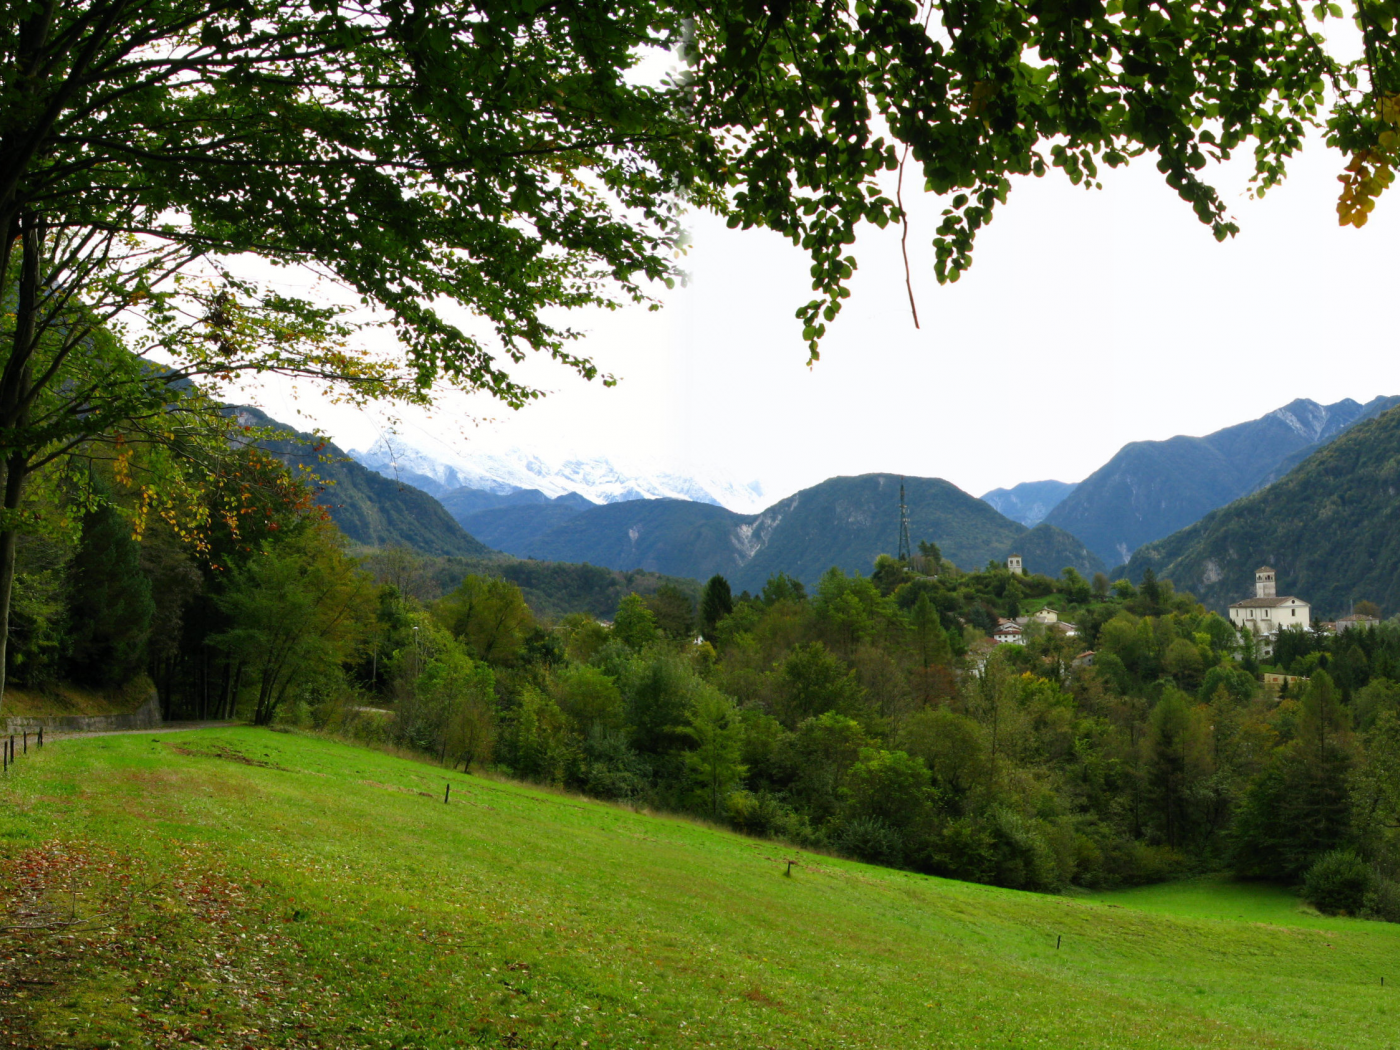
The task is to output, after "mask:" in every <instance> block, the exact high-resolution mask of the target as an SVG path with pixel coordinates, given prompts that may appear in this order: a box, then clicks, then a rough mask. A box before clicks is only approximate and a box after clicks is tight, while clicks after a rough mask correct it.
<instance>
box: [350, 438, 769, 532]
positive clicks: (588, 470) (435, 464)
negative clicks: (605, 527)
mask: <svg viewBox="0 0 1400 1050" xmlns="http://www.w3.org/2000/svg"><path fill="white" fill-rule="evenodd" d="M350 455H351V456H353V457H354V458H355V459H356V460H358V461H359V462H360V463H362V464H364V465H365V466H366V467H369V468H370V469H371V470H375V471H378V472H379V473H380V474H383V475H385V476H386V477H390V478H396V479H398V480H400V481H403V482H405V483H407V484H410V485H414V486H416V487H418V488H421V489H424V490H426V491H427V492H430V493H432V494H433V495H435V496H441V495H444V494H445V493H447V492H450V491H452V490H453V489H458V488H472V489H481V490H484V491H487V492H494V493H498V494H501V495H504V494H506V493H510V492H514V491H517V490H520V489H538V490H539V491H540V492H542V493H544V494H545V495H546V496H549V497H551V498H554V497H556V496H562V495H564V494H566V493H570V492H574V493H577V494H578V495H580V496H583V497H584V498H585V499H589V500H592V501H593V502H594V503H618V502H621V501H623V500H632V499H660V498H671V499H686V500H694V501H696V502H699V503H713V504H716V505H718V506H721V507H728V508H729V509H730V510H734V511H738V512H740V513H751V512H753V511H757V510H761V509H763V507H764V505H765V502H766V501H765V500H764V493H763V487H762V486H761V485H760V484H759V483H758V482H757V481H754V482H750V483H749V484H747V485H740V484H736V483H734V482H732V481H728V480H726V479H721V478H714V477H700V476H697V475H690V474H678V473H674V472H670V471H664V470H651V471H648V470H642V471H636V470H625V469H623V468H620V467H618V466H617V465H616V464H614V463H613V462H612V461H611V460H609V459H605V458H601V457H599V458H593V459H567V460H563V461H558V462H550V461H548V460H546V459H544V458H543V457H542V456H540V455H538V454H536V453H533V452H528V451H526V450H523V449H519V448H510V449H506V450H503V451H499V452H485V451H483V452H478V453H474V454H471V455H462V454H460V453H458V452H456V451H455V450H453V449H448V448H446V447H444V448H439V449H433V450H425V449H423V448H421V447H418V445H417V444H410V443H409V442H407V441H406V440H405V439H404V438H403V437H402V435H399V434H396V433H393V432H392V431H391V432H389V433H388V434H386V435H384V436H383V437H381V438H380V439H379V440H378V441H376V442H375V443H374V444H373V445H371V446H370V447H369V448H368V449H365V450H363V451H360V450H352V451H351V452H350Z"/></svg>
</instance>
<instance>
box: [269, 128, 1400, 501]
mask: <svg viewBox="0 0 1400 1050" xmlns="http://www.w3.org/2000/svg"><path fill="white" fill-rule="evenodd" d="M1344 165H1345V160H1344V159H1343V158H1342V157H1341V156H1340V155H1339V154H1337V153H1335V152H1331V151H1328V150H1327V149H1325V148H1324V147H1322V146H1321V145H1320V144H1318V145H1314V146H1313V148H1311V149H1310V150H1309V151H1308V152H1307V153H1305V154H1304V156H1303V157H1302V158H1300V159H1298V160H1296V161H1295V164H1294V167H1293V173H1292V175H1291V177H1290V179H1289V181H1288V183H1287V184H1286V185H1285V186H1284V187H1282V188H1281V189H1278V190H1274V191H1272V192H1271V193H1270V194H1269V195H1268V197H1267V198H1266V199H1265V200H1262V201H1251V200H1249V199H1247V197H1246V196H1245V194H1244V183H1243V179H1242V178H1241V177H1240V174H1239V172H1238V171H1228V172H1227V171H1223V170H1219V169H1217V170H1215V171H1214V172H1213V174H1214V176H1215V182H1216V185H1217V186H1219V187H1220V188H1221V189H1222V192H1223V193H1224V194H1225V197H1226V200H1227V203H1228V204H1229V205H1230V207H1231V209H1232V212H1233V214H1234V216H1235V218H1236V219H1237V221H1238V222H1239V224H1240V226H1241V233H1240V235H1239V236H1238V237H1236V238H1235V239H1234V240H1233V241H1231V242H1228V243H1225V244H1218V243H1216V241H1215V240H1214V238H1213V237H1212V236H1211V234H1210V231H1209V229H1208V228H1207V227H1204V226H1202V225H1201V224H1200V223H1198V222H1197V221H1196V219H1195V217H1194V215H1193V214H1192V213H1191V210H1190V208H1189V207H1188V206H1187V205H1186V204H1185V203H1183V202H1182V201H1180V200H1179V199H1178V198H1177V197H1176V196H1175V194H1174V193H1173V192H1172V191H1171V190H1169V189H1168V188H1167V187H1166V186H1165V185H1164V184H1163V183H1162V181H1161V176H1160V175H1158V173H1157V172H1156V170H1155V167H1154V165H1153V161H1152V158H1150V157H1149V158H1141V159H1139V160H1138V161H1137V162H1135V163H1134V164H1133V165H1132V166H1131V168H1130V169H1128V170H1126V171H1121V170H1120V171H1118V172H1107V173H1105V175H1104V183H1105V189H1104V190H1102V191H1094V192H1086V191H1085V190H1083V189H1076V188H1074V187H1072V186H1070V185H1069V183H1068V181H1067V180H1066V179H1064V178H1063V177H1061V176H1057V175H1056V174H1054V173H1052V174H1050V175H1047V176H1046V177H1045V178H1044V179H1040V180H1037V179H1032V178H1027V179H1023V180H1019V181H1018V182H1017V183H1016V184H1015V186H1014V188H1013V190H1012V193H1011V196H1010V199H1009V201H1008V203H1007V205H1006V206H1004V207H1003V208H1002V209H1000V211H999V213H998V216H997V218H996V220H995V222H994V223H993V224H992V226H991V227H989V228H987V229H985V230H984V231H983V232H982V234H981V235H980V237H979V240H978V247H977V254H976V261H975V263H974V265H973V267H972V270H971V271H970V272H969V273H968V274H966V275H965V276H964V277H963V279H962V280H961V281H960V282H959V283H958V284H956V285H952V286H947V287H940V286H939V285H938V284H937V282H936V281H935V280H934V277H933V274H932V265H931V257H932V252H931V249H930V248H929V244H928V242H929V240H930V238H931V236H932V233H933V229H934V227H935V226H936V224H937V221H938V213H939V209H940V207H941V204H940V202H939V200H938V199H937V198H933V197H928V196H924V197H922V198H919V197H915V198H914V200H913V201H912V202H911V204H912V206H913V211H914V217H913V220H912V229H911V232H910V238H909V241H910V248H911V260H912V262H913V267H914V286H915V291H916V294H917V297H918V304H919V315H920V319H921V320H922V322H923V328H922V329H921V330H917V331H916V330H915V329H914V326H913V323H912V321H911V318H910V313H909V305H908V301H907V298H906V294H905V290H904V274H903V268H902V264H901V261H900V254H899V235H898V231H897V230H894V229H891V230H888V231H883V232H881V231H876V230H873V229H871V230H866V231H864V232H863V233H862V234H861V236H860V240H859V241H858V242H857V244H856V246H855V254H856V256H857V258H858V259H859V261H860V271H859V273H858V275H857V279H856V281H855V284H854V294H853V296H852V298H851V299H850V300H848V302H847V306H846V309H845V311H844V312H843V314H842V315H841V316H840V317H839V318H838V319H837V321H836V322H835V323H834V324H833V325H831V326H829V331H828V335H827V338H826V340H825V342H824V344H823V347H822V359H821V361H820V362H818V363H817V364H816V365H815V366H814V367H813V368H811V369H810V370H809V369H808V368H807V366H806V356H807V355H806V349H805V347H804V345H803V343H802V340H801V330H800V325H799V323H798V322H797V321H796V320H795V319H794V317H793V311H794V310H795V309H796V308H797V307H798V306H799V305H800V304H802V303H804V302H806V301H807V300H808V299H809V298H810V297H811V293H810V289H809V284H810V281H809V278H808V276H807V267H808V265H809V264H808V262H807V259H806V256H805V255H803V254H802V253H801V252H800V251H798V250H796V249H794V248H792V247H791V246H789V245H788V244H787V243H786V242H784V241H782V240H781V239H779V238H777V237H776V236H774V235H772V234H770V233H767V232H763V231H730V230H727V229H725V228H724V227H723V225H722V224H721V223H719V222H717V221H715V220H713V219H711V218H709V217H707V216H695V217H694V218H693V221H692V228H693V233H694V241H695V244H694V249H693V251H692V253H691V255H690V256H689V258H688V260H687V263H686V266H687V269H688V270H689V271H690V272H691V273H692V275H693V280H692V282H691V285H690V286H689V287H688V288H685V289H678V290H676V291H675V292H672V293H669V294H667V295H666V302H667V305H666V308H665V309H664V310H663V311H661V312H659V313H647V312H646V311H644V310H641V309H638V310H628V311H622V312H619V313H617V314H612V315H602V314H600V315H576V316H575V317H574V318H573V322H574V324H575V325H576V326H577V327H582V328H585V329H587V330H588V331H589V336H588V339H587V341H586V343H585V344H584V345H583V347H582V349H583V351H584V352H585V353H587V354H590V355H592V356H593V357H594V358H596V360H597V361H598V363H599V364H600V366H602V367H603V368H604V369H605V370H608V371H611V372H615V373H616V374H618V375H619V377H620V378H621V380H622V382H621V383H620V384H619V385H618V386H617V387H616V388H614V389H611V390H609V389H606V388H604V387H602V386H601V384H596V383H595V384H588V383H585V382H583V381H582V380H579V379H577V378H575V377H573V376H572V375H571V374H569V373H566V372H564V371H563V370H561V369H556V368H552V367H548V366H544V367H541V366H539V365H532V366H531V367H530V368H529V369H528V370H527V372H526V373H525V374H526V375H527V376H528V377H529V378H530V379H532V380H533V381H534V382H536V383H538V384H540V385H542V386H544V387H546V388H548V389H551V390H553V391H554V393H553V394H552V395H551V396H550V397H548V398H546V399H545V400H544V401H542V402H537V403H535V404H533V405H531V406H529V407H527V408H525V409H523V410H521V411H520V412H510V411H509V410H506V409H502V408H500V407H498V406H493V405H492V404H490V403H489V402H486V401H479V402H472V403H471V404H468V403H467V402H466V399H462V398H449V399H447V400H446V401H445V402H444V405H443V408H442V409H441V410H440V411H438V412H437V413H435V414H434V416H433V417H431V418H426V417H423V418H419V417H411V418H409V419H406V420H405V425H404V426H403V427H402V428H401V429H403V431H404V432H405V434H406V436H407V437H408V438H409V439H410V440H413V439H414V436H415V434H418V435H419V436H420V437H421V436H423V435H427V434H431V435H434V436H435V437H436V438H437V439H439V440H442V441H444V442H447V443H448V444H450V445H452V446H454V447H455V448H456V449H457V450H458V451H459V452H460V453H463V454H465V455H468V456H469V455H470V454H471V452H472V451H473V449H478V448H479V449H483V450H487V449H494V448H497V447H500V446H501V445H517V446H520V447H522V448H525V449H528V450H531V451H535V452H538V453H540V454H542V455H544V456H545V457H546V458H549V459H562V458H565V457H568V456H594V455H602V456H607V457H609V458H611V459H612V460H613V461H614V462H616V463H618V464H619V465H621V466H629V465H632V466H635V467H636V468H637V469H657V468H660V469H668V470H672V471H676V472H680V473H697V474H706V475H711V476H721V477H728V478H731V479H732V480H734V481H737V482H748V481H751V480H755V479H757V480H759V481H760V482H761V483H762V485H763V487H764V490H765V492H766V493H767V494H768V495H769V496H770V497H771V498H772V499H773V500H776V499H778V498H781V497H782V496H785V495H787V494H789V493H791V492H793V491H795V490H797V489H799V488H802V487H805V486H807V485H811V484H814V483H816V482H818V481H821V480H822V479H824V478H827V477H831V476H833V475H837V474H860V473H866V472H871V471H889V472H897V473H903V474H908V475H921V476H932V477H942V478H946V479H948V480H949V481H951V482H953V483H954V484H956V485H958V486H960V487H961V488H963V489H965V490H966V491H968V492H970V493H972V494H973V495H980V494H982V493H983V492H985V491H987V490H988V489H991V488H994V487H998V486H1009V485H1014V484H1016V483H1017V482H1021V481H1036V480H1040V479H1043V478H1059V479H1061V480H1064V481H1078V480H1080V479H1082V478H1083V477H1085V476H1086V475H1088V474H1089V473H1091V472H1092V471H1093V470H1095V469H1096V468H1097V467H1099V466H1101V465H1102V464H1103V463H1104V462H1105V461H1107V460H1108V459H1109V457H1111V456H1112V455H1113V454H1114V452H1116V451H1117V450H1118V449H1119V448H1120V447H1121V446H1122V445H1123V444H1124V443H1126V442H1129V441H1135V440H1144V439H1161V438H1167V437H1170V436H1172V435H1174V434H1205V433H1208V432H1210V431H1212V430H1216V429H1218V428H1220V427H1223V426H1228V425H1230V424H1233V423H1238V422H1242V421H1244V420H1246V419H1252V418H1254V417H1257V416H1259V415H1262V414H1263V413H1265V412H1267V411H1269V410H1271V409H1274V408H1277V407H1279V406H1280V405H1283V404H1285V403H1287V402H1289V401H1291V400H1293V399H1294V398H1297V397H1308V398H1312V399H1313V400H1315V401H1318V402H1322V403H1330V402H1333V401H1337V400H1340V399H1342V398H1345V397H1351V398H1355V399H1356V400H1358V401H1362V402H1364V401H1367V400H1369V399H1370V398H1372V397H1375V396H1376V395H1378V394H1395V393H1400V374H1397V368H1396V366H1395V363H1394V362H1395V356H1396V355H1395V352H1394V344H1395V338H1396V337H1395V328H1396V310H1395V304H1396V302H1397V300H1400V295H1397V292H1396V290H1395V289H1396V283H1397V277H1400V267H1397V265H1396V263H1395V259H1396V252H1395V247H1396V243H1397V232H1400V188H1395V189H1392V190H1391V192H1390V193H1389V194H1387V195H1385V196H1383V197H1382V198H1381V200H1380V202H1379V205H1378V207H1377V209H1376V211H1375V212H1374V213H1373V215H1372V219H1371V222H1370V223H1369V225H1368V226H1366V227H1365V229H1363V230H1355V229H1352V228H1346V229H1342V228H1340V227H1339V226H1338V225H1337V220H1336V212H1335V210H1334V209H1335V204H1336V197H1337V190H1338V188H1339V184H1338V182H1337V181H1336V178H1337V176H1338V175H1339V174H1340V173H1341V171H1342V169H1343V167H1344ZM907 199H908V195H906V200H907ZM1387 288H1390V289H1391V291H1387V290H1386V289H1387ZM258 400H259V402H260V403H261V404H262V405H263V407H265V408H266V409H267V410H268V411H270V412H271V413H272V414H273V415H275V416H278V417H279V418H282V419H283V420H284V421H286V422H289V423H298V424H299V425H302V426H306V425H308V421H314V422H316V423H318V424H319V425H320V426H322V427H323V428H324V429H325V430H326V431H327V432H328V433H330V435H331V436H332V437H333V438H335V439H336V440H337V441H338V442H339V443H341V444H342V445H343V446H344V447H346V448H353V447H364V446H365V445H367V444H369V443H370V442H371V441H373V440H374V437H375V435H376V434H377V433H378V431H379V430H380V428H382V426H383V425H384V424H383V419H382V417H381V416H378V415H377V414H375V413H350V412H348V411H346V410H339V409H335V408H332V407H330V406H326V405H324V404H323V403H322V402H319V401H318V400H316V399H314V398H305V397H303V398H301V399H298V400H297V401H296V403H295V408H296V409H299V410H300V411H301V415H300V416H297V415H296V413H295V411H294V407H293V404H292V403H291V402H290V401H289V400H288V398H287V396H286V394H285V392H283V391H281V390H274V389H267V390H265V391H263V393H262V396H261V397H259V398H258ZM471 412H475V413H476V414H477V415H481V416H486V415H490V416H496V417H502V418H501V421H500V422H499V423H497V424H489V425H483V426H479V427H473V426H470V425H464V423H463V420H465V419H467V418H468V417H469V415H470V413H471Z"/></svg>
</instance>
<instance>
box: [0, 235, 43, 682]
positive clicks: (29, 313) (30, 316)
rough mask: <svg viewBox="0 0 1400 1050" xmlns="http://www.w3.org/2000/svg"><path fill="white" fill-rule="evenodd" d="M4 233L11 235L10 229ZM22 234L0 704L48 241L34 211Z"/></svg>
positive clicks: (0, 578)
mask: <svg viewBox="0 0 1400 1050" xmlns="http://www.w3.org/2000/svg"><path fill="white" fill-rule="evenodd" d="M4 234H5V235H6V236H9V235H10V231H4ZM19 237H20V242H21V251H22V256H21V259H20V272H19V295H18V301H17V302H16V304H15V338H14V343H13V345H12V346H11V348H10V360H9V361H7V362H6V364H5V370H4V374H3V376H0V431H3V432H8V433H9V434H10V435H11V438H10V442H11V443H10V444H9V447H7V448H5V449H4V450H3V454H4V462H5V493H4V518H3V520H0V705H3V702H4V697H5V669H6V666H7V664H8V661H9V641H10V599H11V597H12V595H13V593H14V582H15V559H16V555H17V553H18V549H19V531H18V528H19V522H18V518H19V506H20V500H21V499H23V497H24V483H25V481H26V480H28V477H29V453H28V450H27V449H25V448H23V447H22V446H21V445H19V444H17V443H16V442H17V441H18V439H19V434H20V433H21V431H22V430H23V428H24V426H25V424H26V423H27V422H28V420H29V395H30V386H31V384H32V382H33V366H32V359H33V356H34V341H35V334H36V323H35V322H36V318H37V315H38V311H39V277H40V259H39V252H40V250H41V248H42V246H43V229H42V224H41V222H40V220H38V219H37V218H36V217H35V216H33V215H21V216H20V221H19ZM7 254H8V252H7Z"/></svg>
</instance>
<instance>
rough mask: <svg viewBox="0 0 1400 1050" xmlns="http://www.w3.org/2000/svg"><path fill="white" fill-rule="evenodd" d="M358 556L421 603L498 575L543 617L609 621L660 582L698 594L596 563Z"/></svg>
mask: <svg viewBox="0 0 1400 1050" xmlns="http://www.w3.org/2000/svg"><path fill="white" fill-rule="evenodd" d="M364 558H365V565H366V568H368V569H369V571H370V572H371V573H373V574H374V576H375V577H376V579H378V580H380V581H382V582H386V583H390V584H392V585H394V586H396V587H398V586H400V584H403V585H404V586H403V587H402V588H401V589H405V590H406V591H407V592H408V593H411V594H412V595H413V597H415V598H418V599H420V600H424V601H431V600H434V599H436V598H439V597H441V596H442V595H444V594H446V593H447V592H448V591H450V590H452V589H453V588H454V587H456V586H457V585H458V584H459V583H461V581H462V580H463V578H465V577H466V576H469V575H472V574H475V575H478V576H495V577H500V578H501V579H505V580H509V581H510V582H511V583H513V584H515V586H517V587H519V588H520V591H521V593H522V594H523V595H524V596H525V601H526V603H527V604H528V605H529V606H530V609H531V610H532V611H533V612H534V614H535V615H536V616H539V617H542V618H547V619H558V618H562V617H564V616H567V615H569V614H570V613H586V614H588V615H589V616H593V617H596V618H598V619H604V620H611V619H612V618H613V616H614V615H615V614H616V612H617V607H618V604H619V603H620V602H621V601H622V599H623V598H624V597H626V596H627V595H628V594H640V595H642V596H643V597H645V596H647V595H651V594H654V593H656V591H657V590H659V589H660V588H661V587H663V586H665V585H666V584H670V585H671V586H673V587H675V588H677V589H678V590H680V591H681V592H682V593H685V594H688V595H691V596H692V597H696V596H698V595H699V591H700V587H699V584H697V583H696V582H695V581H694V580H682V579H676V578H674V577H667V576H659V575H657V574H656V573H653V572H644V571H642V570H633V571H631V572H619V571H617V570H614V569H604V568H600V567H599V566H597V565H571V564H568V563H565V562H551V561H530V560H528V559H522V560H517V559H514V558H509V557H506V556H504V555H501V556H497V557H492V558H445V557H430V556H423V555H420V554H418V553H417V552H415V551H411V550H406V549H403V548H400V549H397V550H395V549H387V550H385V549H381V550H377V551H367V552H365V553H364Z"/></svg>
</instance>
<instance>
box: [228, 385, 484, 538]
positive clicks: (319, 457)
mask: <svg viewBox="0 0 1400 1050" xmlns="http://www.w3.org/2000/svg"><path fill="white" fill-rule="evenodd" d="M228 411H229V412H231V413H233V414H234V415H235V417H236V418H237V419H238V421H239V423H240V424H242V425H244V426H253V427H259V428H261V427H276V428H277V429H279V430H281V431H283V432H284V433H286V434H287V438H286V439H285V440H273V441H267V442H264V443H263V445H262V447H263V448H265V449H267V451H268V452H270V453H272V454H273V455H274V456H276V457H277V458H278V459H280V460H281V461H282V462H283V463H285V464H287V466H288V467H290V468H291V469H292V472H293V473H294V474H305V473H307V472H310V473H311V474H313V475H314V476H315V481H314V486H313V487H314V488H315V490H316V502H317V503H319V504H321V505H322V506H323V507H325V508H326V509H327V510H328V511H329V512H330V515H331V520H333V521H334V522H335V523H336V525H338V526H339V527H340V531H341V532H343V533H345V535H347V536H349V537H350V539H352V540H354V541H355V542H356V543H363V544H364V545H365V546H367V547H389V546H395V545H399V544H402V545H404V546H408V547H413V548H414V549H415V550H419V551H422V552H423V553H424V554H439V555H451V556H457V557H469V558H479V557H482V556H484V555H489V554H491V553H492V552H491V550H490V548H488V547H487V546H486V545H485V544H483V543H481V542H479V541H478V540H476V539H475V538H473V537H472V536H471V535H470V534H468V533H467V532H466V530H464V529H463V528H462V527H461V526H460V525H458V524H457V522H456V521H455V520H453V517H452V515H451V514H449V513H448V512H447V510H446V508H444V507H443V505H442V504H441V503H439V502H438V501H437V500H435V499H433V497H432V496H430V495H428V494H427V493H426V492H423V491H421V490H419V489H416V488H414V487H413V486H411V485H400V484H397V483H395V482H393V481H390V480H389V479H388V478H386V477H383V476H382V475H380V474H376V473H375V472H374V471H372V470H367V469H365V468H364V467H362V466H360V464H358V463H356V462H355V461H354V460H353V459H350V458H349V457H347V456H346V455H345V453H344V452H342V451H341V450H340V449H339V448H337V447H336V446H335V445H333V444H325V443H323V442H322V441H321V439H319V438H317V437H315V436H314V435H312V434H304V433H301V432H299V431H297V430H295V429H293V428H292V427H289V426H287V425H286V424H284V423H279V422H278V421H277V420H275V419H273V418H272V417H271V416H269V415H268V414H267V413H265V412H263V411H261V410H260V409H257V408H252V407H249V406H246V405H240V406H237V407H232V408H230V409H229V410H228ZM318 446H319V448H320V450H319V451H316V449H317V447H318Z"/></svg>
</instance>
